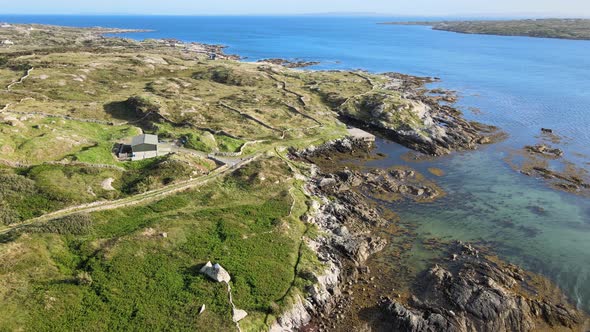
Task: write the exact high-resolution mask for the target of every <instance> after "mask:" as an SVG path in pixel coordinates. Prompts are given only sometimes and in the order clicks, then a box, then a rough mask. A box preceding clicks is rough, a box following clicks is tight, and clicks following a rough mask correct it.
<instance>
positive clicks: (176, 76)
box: [0, 26, 419, 331]
mask: <svg viewBox="0 0 590 332" xmlns="http://www.w3.org/2000/svg"><path fill="white" fill-rule="evenodd" d="M30 28H33V29H32V30H31V29H30ZM101 32H104V31H102V30H100V29H98V30H97V29H75V28H59V27H45V26H15V27H11V28H2V30H0V40H4V39H10V40H12V41H14V43H15V45H13V46H10V47H4V46H3V47H0V84H1V85H2V86H0V151H1V152H2V154H1V157H0V158H1V159H2V160H1V161H2V163H0V165H11V166H12V168H11V167H6V166H0V211H1V214H0V217H2V223H3V224H5V225H9V224H12V225H14V224H18V223H21V222H23V221H26V220H27V219H31V218H33V217H37V216H40V215H43V214H45V213H48V212H50V211H55V210H57V209H61V208H65V207H70V206H74V205H78V204H84V203H89V202H94V201H98V200H112V199H116V198H124V197H130V196H133V195H136V194H141V193H145V192H146V191H150V190H153V189H156V188H163V187H165V186H168V185H172V184H174V183H175V182H178V181H181V180H184V179H190V178H195V177H199V176H201V175H203V174H206V173H207V172H209V171H211V170H212V169H213V168H215V167H216V165H215V164H214V163H213V162H212V161H211V160H208V159H203V158H201V157H197V155H202V153H201V154H199V153H195V152H191V153H187V152H190V149H193V150H196V151H201V152H205V153H217V152H238V151H240V152H242V155H241V156H240V157H239V158H246V157H251V156H258V157H260V159H259V161H256V162H254V163H251V164H249V165H248V166H247V167H245V168H240V169H238V170H236V171H235V172H234V173H233V174H232V175H231V176H227V177H225V178H216V179H215V180H214V181H213V182H210V183H208V184H207V185H205V186H204V187H199V189H198V190H197V189H193V190H190V191H186V192H182V193H178V194H174V195H172V196H168V197H166V198H163V199H161V200H159V201H156V202H153V203H144V204H143V205H137V206H133V207H125V208H120V209H116V210H108V211H101V212H94V213H92V214H90V215H69V216H68V217H64V218H62V219H58V220H51V221H47V222H44V223H39V222H37V223H33V224H30V223H29V224H26V226H23V225H21V227H17V228H14V229H13V230H12V231H10V232H9V233H8V234H5V235H3V236H2V237H1V241H0V303H2V306H0V317H2V319H0V330H25V331H79V330H90V331H104V330H137V331H139V330H141V331H143V330H175V331H184V330H187V331H188V330H190V331H193V330H204V331H211V330H221V331H225V330H233V329H235V326H234V324H233V323H232V321H231V310H230V306H229V303H228V298H227V294H226V289H225V287H224V285H221V284H217V283H214V282H211V281H209V280H207V279H206V278H205V277H203V276H202V275H200V274H199V273H198V270H199V268H200V266H201V265H202V264H204V263H206V262H207V261H213V262H217V263H220V264H221V265H222V266H224V267H225V268H226V269H227V270H228V271H229V272H230V274H231V276H232V280H233V281H232V288H233V295H234V301H235V303H236V305H237V306H238V307H239V308H240V309H244V310H246V311H247V312H248V314H249V315H248V317H247V318H246V319H245V320H243V321H242V322H240V325H241V327H242V329H244V330H247V331H259V330H264V329H265V328H266V327H268V326H269V325H270V324H272V323H273V321H274V318H275V317H276V316H277V315H279V314H280V313H281V312H283V311H284V310H285V309H287V308H289V307H290V306H291V304H292V303H291V301H292V299H293V298H294V295H296V294H299V293H303V292H304V289H305V288H306V287H307V286H309V285H311V284H312V282H313V280H310V279H313V278H312V277H310V276H311V273H310V272H312V271H321V270H322V269H323V266H322V264H321V263H320V262H319V261H318V259H317V257H316V255H315V254H314V253H313V252H312V251H311V250H310V249H309V248H307V247H306V246H305V245H303V244H302V239H303V238H304V237H306V236H310V237H311V236H318V234H317V231H315V230H314V229H313V228H309V226H308V225H306V224H304V223H303V222H302V221H301V218H300V217H301V216H302V215H303V214H304V213H306V211H307V200H308V198H307V197H306V196H305V195H304V194H303V192H302V190H301V187H302V183H301V182H300V181H299V180H295V179H294V176H293V174H292V171H291V169H290V168H289V167H288V165H287V161H286V160H285V159H282V158H278V157H276V155H277V153H279V154H283V153H284V151H285V150H286V148H287V147H295V148H307V147H309V146H311V145H316V146H317V145H320V144H323V143H325V142H327V141H329V140H333V139H336V138H341V137H343V136H344V135H346V126H345V125H344V124H343V123H341V122H340V121H339V120H338V117H337V112H338V111H341V112H342V111H346V112H350V113H351V114H353V113H354V114H356V115H359V116H361V115H362V114H363V112H365V111H366V110H365V108H363V107H364V105H365V104H367V103H369V102H370V97H371V96H375V97H376V98H382V99H381V100H380V101H381V102H384V103H390V104H391V107H390V108H388V109H389V110H391V112H389V113H390V114H392V115H390V118H387V119H384V121H390V120H391V122H392V123H397V122H395V121H397V120H399V119H397V118H395V115H396V114H398V113H399V112H397V113H396V112H395V110H397V109H396V107H398V106H399V105H403V104H404V103H403V100H401V97H400V96H399V95H398V94H397V93H396V92H394V91H391V90H388V89H387V88H386V86H385V83H386V81H387V79H386V78H384V77H382V76H378V75H370V74H367V73H356V72H338V71H334V72H311V71H310V72H307V71H297V70H291V69H286V68H283V67H281V66H276V65H268V64H260V63H241V62H237V61H233V60H228V59H224V57H223V56H220V57H219V60H217V61H207V60H205V58H206V55H207V53H209V52H211V49H210V48H207V47H205V46H203V45H200V46H199V45H188V44H187V45H180V46H174V47H171V46H169V45H168V43H167V42H165V41H154V40H152V41H144V42H137V41H131V40H123V39H116V38H102V37H101V36H100V33H101ZM363 96H368V97H366V98H365V97H363ZM406 120H407V119H402V120H401V121H406ZM406 122H407V121H406ZM416 125H419V124H416ZM140 132H145V133H154V134H158V135H159V136H160V138H161V139H165V140H168V141H173V140H178V141H181V142H186V144H185V146H184V148H185V149H189V150H188V151H187V150H184V149H181V152H180V153H178V154H174V155H170V156H167V157H163V158H154V159H151V160H146V161H141V162H119V161H117V160H116V159H115V158H114V156H113V154H112V152H111V150H112V148H113V146H114V144H115V143H117V142H123V141H128V140H129V139H130V138H131V137H132V136H134V135H137V134H138V133H140ZM236 160H237V159H236ZM56 161H63V162H65V163H59V164H56ZM76 162H77V163H76ZM80 162H82V163H86V164H84V165H81V164H80ZM16 163H20V164H18V165H17V164H16ZM96 164H107V165H111V166H112V167H111V168H101V167H97V165H96ZM106 180H108V181H106ZM105 181H106V182H105ZM4 229H8V227H6V226H5V227H4ZM164 233H165V234H166V236H162V234H164ZM203 304H205V305H206V310H205V312H204V313H203V314H200V315H199V313H198V312H199V310H200V308H201V306H202V305H203Z"/></svg>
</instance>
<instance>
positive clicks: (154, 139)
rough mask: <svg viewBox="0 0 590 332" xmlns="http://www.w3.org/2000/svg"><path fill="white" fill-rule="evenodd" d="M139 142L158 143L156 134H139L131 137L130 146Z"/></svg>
mask: <svg viewBox="0 0 590 332" xmlns="http://www.w3.org/2000/svg"><path fill="white" fill-rule="evenodd" d="M140 144H154V145H157V144H158V135H147V134H143V135H139V136H135V137H133V138H132V139H131V146H136V145H140Z"/></svg>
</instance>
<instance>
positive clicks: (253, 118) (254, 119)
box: [219, 101, 283, 133]
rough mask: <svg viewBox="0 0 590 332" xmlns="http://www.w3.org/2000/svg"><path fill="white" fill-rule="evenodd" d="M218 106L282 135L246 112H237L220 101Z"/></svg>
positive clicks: (279, 131)
mask: <svg viewBox="0 0 590 332" xmlns="http://www.w3.org/2000/svg"><path fill="white" fill-rule="evenodd" d="M219 105H221V106H223V107H225V108H226V109H228V110H230V111H233V112H235V113H238V114H239V115H241V116H243V117H245V118H247V119H249V120H252V121H254V122H256V123H258V124H259V125H261V126H263V127H264V128H267V129H270V130H272V131H276V132H278V133H283V131H281V130H280V129H277V128H275V127H273V126H271V125H269V124H267V123H265V122H264V121H262V120H259V119H257V118H256V117H254V116H252V115H250V114H248V113H246V112H243V111H241V110H239V109H237V108H235V107H232V106H230V105H228V104H226V103H224V102H221V101H220V102H219Z"/></svg>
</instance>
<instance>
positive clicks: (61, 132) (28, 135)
mask: <svg viewBox="0 0 590 332" xmlns="http://www.w3.org/2000/svg"><path fill="white" fill-rule="evenodd" d="M17 117H18V118H20V119H22V121H21V120H18V122H17V125H16V126H14V127H13V126H10V125H8V124H2V123H0V133H1V135H0V149H1V150H2V151H3V153H2V158H3V159H6V160H10V161H18V162H24V163H31V164H38V163H42V162H45V161H55V160H61V159H63V158H70V159H73V160H77V161H82V162H89V163H98V164H116V163H117V161H116V160H115V158H114V156H113V155H112V154H111V149H112V148H113V146H114V144H115V143H116V142H117V141H119V140H124V139H127V138H130V137H132V136H134V135H136V134H137V133H138V131H137V129H136V128H133V127H130V126H108V125H102V124H97V123H87V122H79V121H73V120H65V119H59V118H38V117H34V118H26V117H23V116H22V115H20V116H17Z"/></svg>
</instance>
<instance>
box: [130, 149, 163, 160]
mask: <svg viewBox="0 0 590 332" xmlns="http://www.w3.org/2000/svg"><path fill="white" fill-rule="evenodd" d="M157 156H158V152H157V151H134V152H133V157H131V160H133V161H135V160H143V159H149V158H155V157H157Z"/></svg>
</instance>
